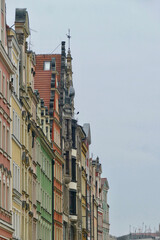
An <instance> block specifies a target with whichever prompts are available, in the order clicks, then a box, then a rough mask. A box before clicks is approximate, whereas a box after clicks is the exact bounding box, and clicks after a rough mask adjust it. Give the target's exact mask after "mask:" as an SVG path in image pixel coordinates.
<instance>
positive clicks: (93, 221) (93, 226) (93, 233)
mask: <svg viewBox="0 0 160 240" xmlns="http://www.w3.org/2000/svg"><path fill="white" fill-rule="evenodd" d="M93 240H94V195H93Z"/></svg>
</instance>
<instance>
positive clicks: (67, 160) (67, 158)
mask: <svg viewBox="0 0 160 240" xmlns="http://www.w3.org/2000/svg"><path fill="white" fill-rule="evenodd" d="M66 174H69V151H66Z"/></svg>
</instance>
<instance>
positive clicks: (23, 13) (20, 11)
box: [15, 8, 30, 35]
mask: <svg viewBox="0 0 160 240" xmlns="http://www.w3.org/2000/svg"><path fill="white" fill-rule="evenodd" d="M15 23H17V24H21V23H24V25H25V30H26V32H27V34H28V35H29V34H30V30H29V16H28V12H27V10H26V8H16V12H15Z"/></svg>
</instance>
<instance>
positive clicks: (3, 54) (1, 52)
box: [0, 41, 14, 74]
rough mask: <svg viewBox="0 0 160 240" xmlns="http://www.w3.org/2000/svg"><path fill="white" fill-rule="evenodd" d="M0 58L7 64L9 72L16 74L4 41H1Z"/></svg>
mask: <svg viewBox="0 0 160 240" xmlns="http://www.w3.org/2000/svg"><path fill="white" fill-rule="evenodd" d="M0 58H1V60H3V62H4V63H5V65H6V67H7V68H8V70H9V72H10V73H12V74H13V73H14V66H13V64H12V62H11V60H10V58H9V57H8V55H7V53H6V51H5V49H4V47H3V45H2V41H0Z"/></svg>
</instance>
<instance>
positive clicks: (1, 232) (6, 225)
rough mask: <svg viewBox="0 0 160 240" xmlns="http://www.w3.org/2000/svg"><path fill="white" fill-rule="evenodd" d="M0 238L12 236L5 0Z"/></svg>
mask: <svg viewBox="0 0 160 240" xmlns="http://www.w3.org/2000/svg"><path fill="white" fill-rule="evenodd" d="M0 5H1V6H0V9H1V18H0V20H1V21H0V27H1V29H3V31H1V32H0V40H1V42H0V239H10V238H12V233H13V229H12V214H11V171H10V161H11V157H10V156H11V149H10V147H11V146H10V122H11V119H10V76H11V74H12V73H13V66H12V63H11V61H10V59H9V57H8V54H7V44H6V39H7V37H6V27H5V26H6V24H5V1H4V0H2V1H0Z"/></svg>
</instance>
